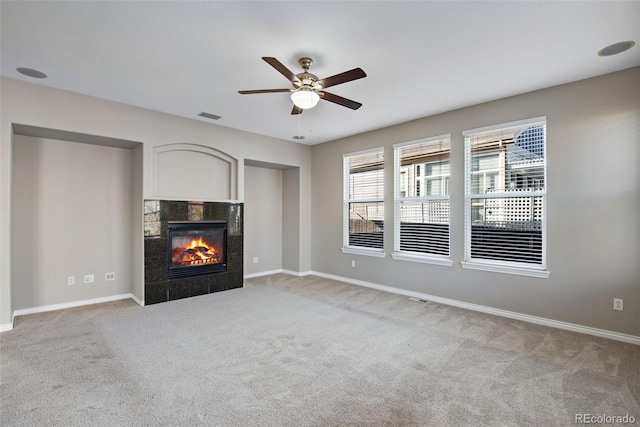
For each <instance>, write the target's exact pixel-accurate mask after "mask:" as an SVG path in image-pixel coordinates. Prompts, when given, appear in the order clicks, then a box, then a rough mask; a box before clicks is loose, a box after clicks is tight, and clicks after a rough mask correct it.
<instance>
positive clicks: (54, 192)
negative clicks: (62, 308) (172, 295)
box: [12, 136, 134, 310]
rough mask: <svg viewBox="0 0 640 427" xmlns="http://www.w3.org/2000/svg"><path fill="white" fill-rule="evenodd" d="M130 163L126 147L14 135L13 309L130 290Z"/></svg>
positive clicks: (131, 254)
mask: <svg viewBox="0 0 640 427" xmlns="http://www.w3.org/2000/svg"><path fill="white" fill-rule="evenodd" d="M132 159H133V151H132V150H128V149H122V148H113V147H103V146H98V145H89V144H79V143H75V142H67V141H56V140H51V139H41V138H32V137H26V136H16V138H15V139H14V150H13V166H14V169H13V171H14V173H13V180H12V182H13V188H12V194H13V212H12V214H13V250H12V267H13V268H12V271H13V286H14V291H15V292H14V295H13V302H14V304H13V305H14V309H16V310H17V309H27V308H33V307H40V306H45V305H52V304H60V303H65V302H69V301H76V300H86V299H91V298H98V297H105V296H111V295H118V294H126V293H130V292H131V282H132V274H133V249H134V246H133V240H134V239H133V236H134V233H133V219H134V218H133V215H132V213H133V200H132V197H131V194H132V191H133V180H132V173H133V161H132ZM107 272H115V273H116V280H113V281H105V273H107ZM85 274H94V275H95V282H94V283H91V284H84V283H83V276H84V275H85ZM68 276H74V277H75V285H72V286H69V285H68V284H67V277H68Z"/></svg>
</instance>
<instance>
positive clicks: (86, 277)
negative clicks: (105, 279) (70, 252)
mask: <svg viewBox="0 0 640 427" xmlns="http://www.w3.org/2000/svg"><path fill="white" fill-rule="evenodd" d="M95 281H96V276H95V275H93V274H85V275H84V283H93V282H95Z"/></svg>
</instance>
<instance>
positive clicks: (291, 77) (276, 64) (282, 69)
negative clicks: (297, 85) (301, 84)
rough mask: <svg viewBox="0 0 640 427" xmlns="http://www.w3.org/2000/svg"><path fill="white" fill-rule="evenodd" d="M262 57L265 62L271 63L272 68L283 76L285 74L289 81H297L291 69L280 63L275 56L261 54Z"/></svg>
mask: <svg viewBox="0 0 640 427" xmlns="http://www.w3.org/2000/svg"><path fill="white" fill-rule="evenodd" d="M262 59H264V60H265V62H266V63H267V64H269V65H271V66H272V67H273V68H275V69H276V70H278V72H279V73H280V74H282V75H283V76H285V77H286V78H287V79H288V80H289V81H290V82H291V83H293V82H296V81H299V79H298V78H297V77H296V75H295V74H293V72H292V71H291V70H289V69H288V68H287V67H285V66H284V64H282V62H280V61H278V60H277V59H276V58H272V57H270V56H263V57H262Z"/></svg>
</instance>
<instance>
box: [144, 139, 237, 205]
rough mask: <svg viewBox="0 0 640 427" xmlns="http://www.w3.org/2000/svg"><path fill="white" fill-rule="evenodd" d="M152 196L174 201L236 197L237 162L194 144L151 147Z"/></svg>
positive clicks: (215, 151)
mask: <svg viewBox="0 0 640 427" xmlns="http://www.w3.org/2000/svg"><path fill="white" fill-rule="evenodd" d="M153 176H154V179H153V183H154V189H153V192H154V197H158V198H168V199H170V198H173V199H177V200H237V199H238V161H237V159H235V158H234V157H232V156H229V155H228V154H226V153H223V152H222V151H219V150H216V149H214V148H211V147H206V146H203V145H197V144H169V145H161V146H157V147H154V148H153Z"/></svg>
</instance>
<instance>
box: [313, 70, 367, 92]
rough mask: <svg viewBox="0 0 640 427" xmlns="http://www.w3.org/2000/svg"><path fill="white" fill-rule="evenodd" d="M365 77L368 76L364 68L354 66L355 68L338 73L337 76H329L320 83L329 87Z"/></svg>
mask: <svg viewBox="0 0 640 427" xmlns="http://www.w3.org/2000/svg"><path fill="white" fill-rule="evenodd" d="M363 77H367V75H366V74H365V72H364V71H362V68H354V69H353V70H349V71H345V72H344V73H340V74H336V75H335V76H331V77H327V78H324V79H322V80H320V81H319V82H318V83H320V84H321V85H322V87H323V88H325V89H326V88H328V87H331V86H335V85H339V84H342V83H346V82H350V81H352V80H358V79H361V78H363Z"/></svg>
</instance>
